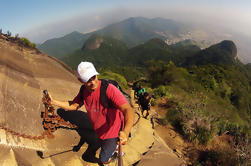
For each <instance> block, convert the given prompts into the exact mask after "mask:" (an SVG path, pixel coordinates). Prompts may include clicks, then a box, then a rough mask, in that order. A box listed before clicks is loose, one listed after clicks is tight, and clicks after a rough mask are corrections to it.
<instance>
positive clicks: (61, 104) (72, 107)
mask: <svg viewBox="0 0 251 166" xmlns="http://www.w3.org/2000/svg"><path fill="white" fill-rule="evenodd" d="M48 95H49V97H50V99H51V104H52V105H55V106H58V107H60V108H63V109H65V110H70V111H73V110H77V109H78V108H79V104H78V103H71V101H59V100H55V99H53V98H52V97H51V95H50V94H49V93H48Z"/></svg>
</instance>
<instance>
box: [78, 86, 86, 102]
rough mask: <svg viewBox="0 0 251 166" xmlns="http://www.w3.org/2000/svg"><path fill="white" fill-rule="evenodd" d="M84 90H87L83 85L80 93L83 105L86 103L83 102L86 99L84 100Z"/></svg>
mask: <svg viewBox="0 0 251 166" xmlns="http://www.w3.org/2000/svg"><path fill="white" fill-rule="evenodd" d="M84 90H85V86H84V85H82V86H81V88H80V92H79V93H80V102H81V103H80V104H81V105H83V104H84V102H83V100H84V98H83V92H84Z"/></svg>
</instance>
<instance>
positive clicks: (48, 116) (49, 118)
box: [0, 90, 140, 140]
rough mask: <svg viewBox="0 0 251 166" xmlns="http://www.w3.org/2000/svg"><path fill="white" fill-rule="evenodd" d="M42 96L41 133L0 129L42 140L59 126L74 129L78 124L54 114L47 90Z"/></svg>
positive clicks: (50, 135) (52, 136)
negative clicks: (23, 132) (30, 133)
mask: <svg viewBox="0 0 251 166" xmlns="http://www.w3.org/2000/svg"><path fill="white" fill-rule="evenodd" d="M43 93H44V97H43V98H42V102H43V104H44V107H45V111H44V112H42V113H41V117H42V118H43V122H42V124H43V128H44V130H45V131H44V132H43V133H42V134H41V135H38V136H32V135H28V134H21V133H18V132H16V131H13V130H11V129H9V128H7V127H5V126H2V125H0V129H3V130H5V131H6V132H7V133H10V134H11V135H14V136H17V137H22V138H26V139H30V140H42V139H44V138H45V137H47V138H50V139H52V138H54V137H55V136H54V135H53V132H55V131H56V130H57V129H58V128H59V127H67V128H71V129H76V128H78V126H76V125H74V124H71V123H70V122H66V121H65V120H64V119H63V118H61V117H60V116H59V115H57V114H55V109H54V107H53V106H52V105H51V99H50V97H49V95H48V92H47V90H44V91H43ZM136 114H137V115H138V119H137V121H136V122H135V123H134V125H133V126H135V125H136V124H137V123H138V122H139V119H140V115H139V114H138V113H137V112H136Z"/></svg>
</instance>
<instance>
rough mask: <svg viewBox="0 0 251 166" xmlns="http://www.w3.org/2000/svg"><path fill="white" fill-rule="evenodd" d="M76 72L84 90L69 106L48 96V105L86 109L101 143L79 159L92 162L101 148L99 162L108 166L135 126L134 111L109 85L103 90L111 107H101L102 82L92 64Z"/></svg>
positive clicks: (79, 68) (66, 102) (87, 64)
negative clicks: (83, 107)
mask: <svg viewBox="0 0 251 166" xmlns="http://www.w3.org/2000/svg"><path fill="white" fill-rule="evenodd" d="M77 72H78V76H79V77H78V79H79V81H80V82H81V83H83V85H84V90H80V91H79V93H78V95H77V96H76V97H75V98H74V99H73V101H71V102H68V101H58V100H55V99H53V98H52V97H51V96H50V95H49V96H50V98H51V104H52V105H56V106H58V107H61V108H63V109H65V110H77V109H79V108H80V107H81V106H82V105H85V108H86V110H87V113H88V116H89V118H90V121H91V123H92V126H93V128H94V130H95V132H96V134H97V135H98V136H99V139H100V140H99V141H98V143H95V144H96V145H93V144H92V145H90V144H89V146H88V149H87V150H86V152H85V153H84V154H83V156H82V158H83V159H84V160H85V161H90V160H92V158H95V155H96V151H97V149H98V148H99V147H101V151H100V154H99V161H100V162H101V163H107V162H109V160H110V159H111V157H112V155H113V153H114V151H115V150H116V147H117V142H118V141H120V143H121V144H126V143H127V141H128V136H129V133H130V131H131V128H132V126H133V122H134V111H133V109H132V108H131V106H130V104H129V103H128V102H127V100H126V98H125V97H124V95H123V94H122V93H121V91H120V90H119V89H118V88H116V87H115V86H114V85H112V84H108V86H107V89H106V96H107V98H108V99H109V102H110V103H111V104H112V106H111V107H105V106H104V105H102V103H101V102H100V101H101V99H100V98H101V96H100V90H101V81H100V80H98V76H97V75H99V73H98V72H97V71H96V69H95V67H94V66H93V64H92V63H90V62H81V63H80V64H79V65H78V69H77ZM81 100H82V101H81ZM123 122H124V123H123ZM123 124H124V125H123ZM79 148H80V147H75V151H78V150H79ZM73 150H74V149H73Z"/></svg>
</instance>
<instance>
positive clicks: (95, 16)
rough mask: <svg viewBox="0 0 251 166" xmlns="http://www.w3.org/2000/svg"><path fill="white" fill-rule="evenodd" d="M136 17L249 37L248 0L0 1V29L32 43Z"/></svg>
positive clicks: (250, 21)
mask: <svg viewBox="0 0 251 166" xmlns="http://www.w3.org/2000/svg"><path fill="white" fill-rule="evenodd" d="M137 16H143V17H164V18H171V19H178V20H185V21H195V22H205V23H206V22H207V23H208V24H219V25H222V26H227V27H229V28H232V29H233V30H237V31H238V30H239V31H241V32H243V33H246V34H251V32H250V29H251V1H250V0H208V1H203V0H0V29H2V30H3V32H6V31H7V30H9V31H11V32H12V34H17V33H18V34H20V35H21V36H26V37H28V38H29V39H31V40H32V41H34V42H43V41H44V40H47V39H49V38H53V37H60V36H63V35H65V34H67V33H70V32H72V31H74V30H77V31H79V32H82V33H85V32H88V31H92V30H95V29H98V28H102V27H103V26H106V25H108V24H110V23H113V22H116V21H120V20H122V19H125V18H127V17H137ZM250 36H251V35H250Z"/></svg>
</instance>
